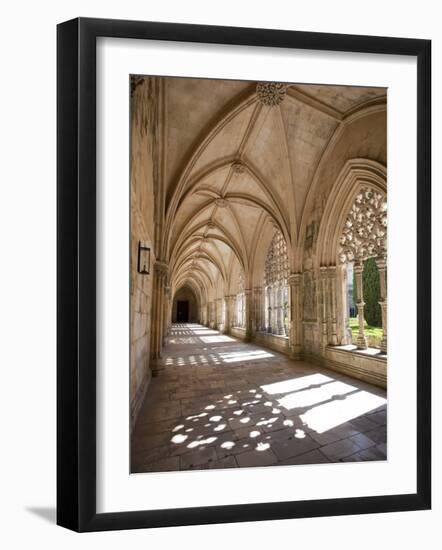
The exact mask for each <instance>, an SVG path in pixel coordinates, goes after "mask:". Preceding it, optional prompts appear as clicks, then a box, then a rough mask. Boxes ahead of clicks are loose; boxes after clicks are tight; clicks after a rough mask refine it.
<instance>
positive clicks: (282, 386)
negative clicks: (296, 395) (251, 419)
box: [261, 373, 333, 395]
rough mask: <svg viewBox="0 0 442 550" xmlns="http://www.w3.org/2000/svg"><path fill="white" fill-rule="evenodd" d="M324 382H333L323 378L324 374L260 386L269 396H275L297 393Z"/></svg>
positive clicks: (328, 378)
mask: <svg viewBox="0 0 442 550" xmlns="http://www.w3.org/2000/svg"><path fill="white" fill-rule="evenodd" d="M325 382H333V378H330V377H329V376H325V375H324V374H319V373H316V374H308V375H306V376H299V377H298V378H290V379H289V380H283V381H282V382H274V383H273V384H266V385H265V386H261V389H262V390H264V391H265V392H266V393H268V394H269V395H275V394H277V393H288V392H291V391H298V390H302V389H305V388H308V387H309V386H313V385H318V384H324V383H325Z"/></svg>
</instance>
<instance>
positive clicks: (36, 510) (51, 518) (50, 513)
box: [26, 506, 57, 525]
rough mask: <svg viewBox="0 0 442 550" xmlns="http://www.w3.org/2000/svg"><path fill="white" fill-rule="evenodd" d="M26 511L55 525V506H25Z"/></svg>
mask: <svg viewBox="0 0 442 550" xmlns="http://www.w3.org/2000/svg"><path fill="white" fill-rule="evenodd" d="M26 511H27V512H30V513H31V514H34V516H38V517H40V518H41V519H43V520H45V521H47V522H49V523H52V524H53V525H55V523H56V520H57V510H56V508H55V507H49V506H27V507H26Z"/></svg>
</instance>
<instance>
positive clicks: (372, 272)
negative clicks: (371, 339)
mask: <svg viewBox="0 0 442 550" xmlns="http://www.w3.org/2000/svg"><path fill="white" fill-rule="evenodd" d="M362 286H363V292H364V302H365V307H364V317H365V321H366V322H367V324H368V325H370V326H372V327H382V312H381V306H380V305H379V300H380V299H381V295H380V282H379V270H378V268H377V265H376V261H375V259H374V258H369V259H368V260H366V261H365V262H364V271H363V272H362ZM353 299H354V301H355V303H356V301H357V300H356V281H355V278H354V275H353Z"/></svg>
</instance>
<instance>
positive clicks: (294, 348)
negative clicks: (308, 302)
mask: <svg viewBox="0 0 442 550" xmlns="http://www.w3.org/2000/svg"><path fill="white" fill-rule="evenodd" d="M301 281H302V274H301V273H292V274H291V275H290V276H289V278H288V284H289V286H290V355H291V357H292V358H293V359H300V358H301V349H302V346H301V334H302V333H301V331H302V311H301Z"/></svg>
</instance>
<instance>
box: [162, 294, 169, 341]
mask: <svg viewBox="0 0 442 550" xmlns="http://www.w3.org/2000/svg"><path fill="white" fill-rule="evenodd" d="M170 313H171V289H170V286H169V285H167V286H165V288H164V313H163V315H164V318H163V346H164V345H165V344H166V342H167V337H168V336H169V328H170Z"/></svg>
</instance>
